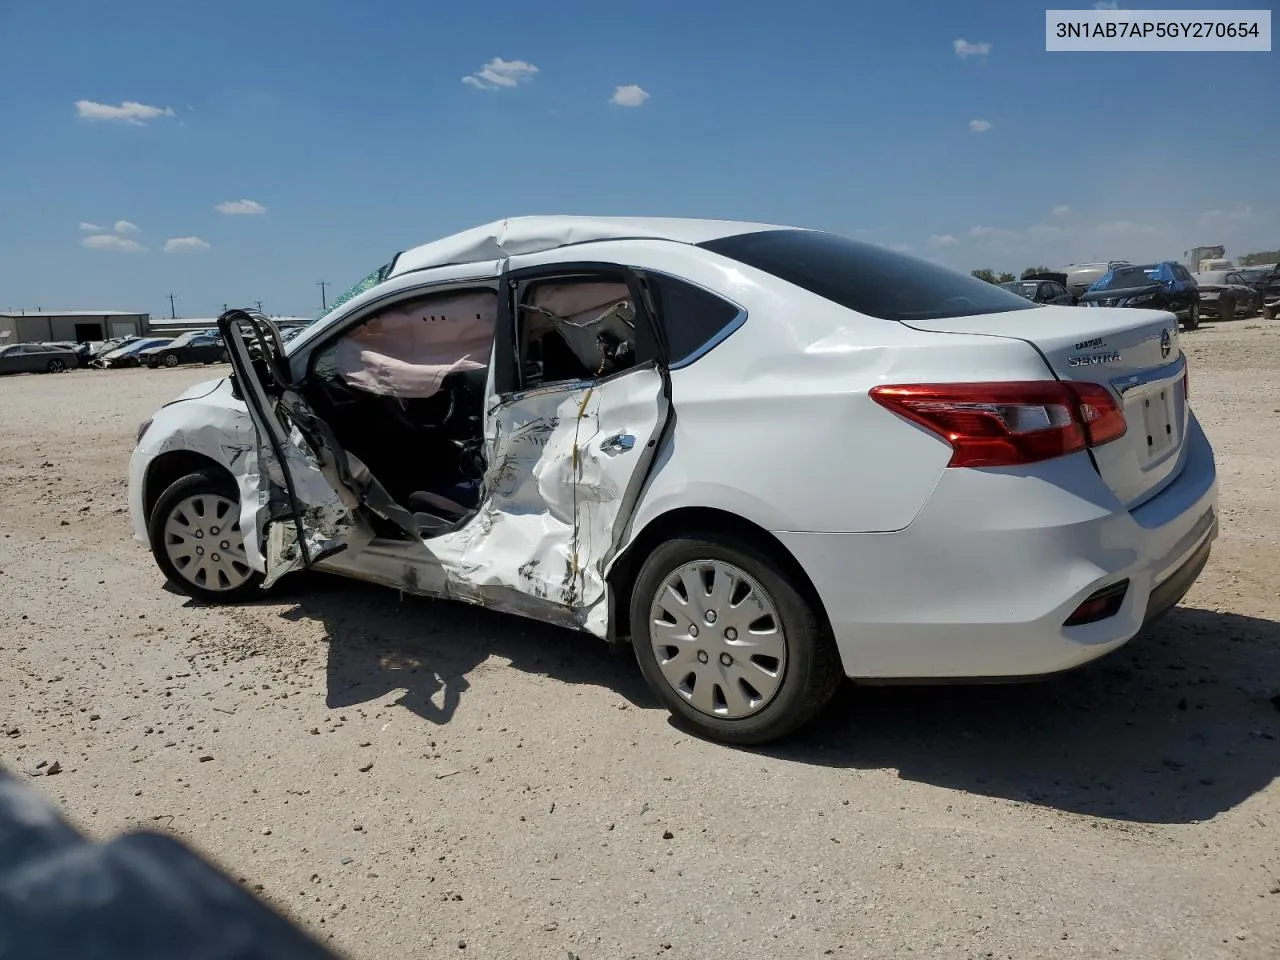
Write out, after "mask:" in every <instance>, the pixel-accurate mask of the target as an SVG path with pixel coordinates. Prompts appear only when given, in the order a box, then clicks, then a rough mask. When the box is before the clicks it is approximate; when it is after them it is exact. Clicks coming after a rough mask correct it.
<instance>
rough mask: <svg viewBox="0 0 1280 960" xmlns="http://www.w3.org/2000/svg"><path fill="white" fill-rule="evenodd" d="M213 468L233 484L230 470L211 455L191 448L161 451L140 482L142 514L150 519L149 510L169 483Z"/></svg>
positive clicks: (233, 480)
mask: <svg viewBox="0 0 1280 960" xmlns="http://www.w3.org/2000/svg"><path fill="white" fill-rule="evenodd" d="M209 469H213V470H216V471H217V472H219V473H221V474H223V475H224V476H226V477H227V479H228V480H230V481H231V482H232V484H235V479H236V478H235V477H234V476H232V474H231V471H230V470H228V469H227V468H226V467H224V466H223V465H222V464H220V463H219V462H218V461H217V460H214V459H213V458H212V457H206V456H205V455H204V454H203V453H196V452H195V451H193V450H172V451H170V452H169V453H162V454H160V456H158V457H156V458H155V459H154V460H153V461H151V466H149V467H147V475H146V478H145V479H144V480H143V482H142V515H143V516H144V517H147V518H148V520H150V517H151V511H152V509H153V508H154V507H155V505H156V501H157V500H159V499H160V494H162V493H164V492H165V490H167V489H169V486H170V484H172V483H173V482H174V481H175V480H180V479H182V478H183V477H185V476H186V475H187V474H189V473H196V472H197V471H199V470H209Z"/></svg>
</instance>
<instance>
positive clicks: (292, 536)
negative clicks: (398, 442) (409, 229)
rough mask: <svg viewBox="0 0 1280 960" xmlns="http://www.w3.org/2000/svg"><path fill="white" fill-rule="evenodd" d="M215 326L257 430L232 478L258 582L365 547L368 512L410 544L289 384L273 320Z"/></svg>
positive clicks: (236, 315)
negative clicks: (253, 445) (386, 522)
mask: <svg viewBox="0 0 1280 960" xmlns="http://www.w3.org/2000/svg"><path fill="white" fill-rule="evenodd" d="M218 329H219V330H220V331H221V334H222V340H223V342H224V344H225V347H226V350H227V353H228V355H229V359H230V363H231V368H232V376H233V382H234V385H235V388H236V391H237V393H238V395H239V396H240V397H241V399H243V401H244V403H245V405H246V406H247V407H248V408H249V416H250V417H251V418H252V420H253V425H254V428H255V430H256V432H257V444H256V448H255V449H254V450H252V451H246V462H245V467H244V469H243V470H241V471H239V475H238V477H237V480H238V482H239V484H240V528H241V530H242V531H244V536H245V553H246V556H247V559H248V561H249V564H250V566H252V567H253V568H254V569H256V570H259V571H261V572H263V573H264V574H265V575H266V578H265V580H264V582H263V586H264V587H265V586H270V585H271V584H272V583H274V582H275V581H276V580H278V579H279V578H280V577H282V576H284V574H286V573H289V572H290V571H293V570H298V569H301V568H304V567H311V566H313V565H315V564H316V563H319V562H320V561H321V560H324V559H325V558H327V557H331V556H333V555H334V554H336V553H338V552H340V551H343V550H349V551H352V550H359V549H361V548H362V547H364V546H365V545H367V544H368V543H369V542H370V541H371V540H372V539H373V535H374V534H373V527H372V525H371V522H370V516H369V514H370V513H373V514H376V515H378V516H381V517H383V518H385V519H387V520H390V521H392V522H393V523H395V524H397V525H398V526H400V527H401V528H402V529H404V530H406V531H407V532H411V533H413V534H414V535H415V540H417V542H419V543H420V542H421V531H420V529H419V527H418V523H417V521H416V520H415V519H414V517H413V515H412V514H411V513H409V512H408V511H406V510H404V509H403V508H402V507H400V506H398V505H397V504H396V503H395V502H394V501H393V500H392V499H391V497H390V495H389V494H388V493H387V492H386V490H385V489H383V487H382V486H381V484H379V483H378V481H377V480H375V479H374V478H373V476H372V475H371V474H370V473H369V471H368V469H367V468H366V467H365V466H364V464H362V463H360V461H359V460H357V459H356V458H355V457H353V456H351V455H350V454H348V453H346V452H345V451H344V450H342V448H341V447H340V446H339V444H338V442H337V440H336V439H335V438H334V436H333V433H332V431H331V430H330V429H329V427H328V425H327V424H325V423H324V421H322V420H321V419H320V418H318V417H317V416H316V415H315V414H314V413H313V412H312V410H311V408H310V406H309V405H308V404H307V402H306V400H305V399H304V398H303V397H302V395H301V393H300V392H299V391H298V390H297V389H296V387H295V385H294V384H292V383H291V382H290V380H289V377H288V374H287V370H288V367H287V366H286V364H285V363H284V362H283V358H284V346H283V342H282V341H281V339H280V334H279V331H278V330H277V329H276V327H275V325H274V324H273V323H272V322H271V321H270V320H269V319H268V318H266V317H265V316H263V315H262V314H260V313H255V312H252V311H246V310H229V311H227V312H226V313H224V314H223V315H222V316H220V317H219V318H218Z"/></svg>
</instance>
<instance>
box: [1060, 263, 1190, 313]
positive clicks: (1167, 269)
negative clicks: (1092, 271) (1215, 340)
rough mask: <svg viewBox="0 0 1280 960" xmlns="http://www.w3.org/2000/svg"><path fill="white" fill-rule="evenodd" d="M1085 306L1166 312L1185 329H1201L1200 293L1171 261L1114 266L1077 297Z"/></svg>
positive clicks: (1184, 271) (1185, 272)
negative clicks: (1175, 318) (1199, 327)
mask: <svg viewBox="0 0 1280 960" xmlns="http://www.w3.org/2000/svg"><path fill="white" fill-rule="evenodd" d="M1080 305H1081V306H1084V307H1133V308H1135V309H1139V310H1168V311H1169V312H1170V313H1172V314H1174V315H1176V316H1177V318H1178V319H1179V320H1180V321H1181V322H1182V326H1183V328H1184V329H1186V330H1194V329H1195V328H1196V327H1198V326H1200V291H1199V289H1198V288H1197V287H1196V280H1195V277H1193V276H1191V274H1190V273H1189V272H1188V271H1187V268H1186V267H1184V266H1183V265H1182V264H1180V263H1175V262H1174V261H1172V260H1162V261H1161V262H1159V263H1145V264H1123V265H1119V266H1114V267H1112V268H1111V269H1109V270H1108V271H1107V272H1106V273H1104V274H1103V275H1102V276H1101V277H1099V278H1098V279H1097V280H1095V281H1094V282H1093V284H1092V285H1091V286H1090V287H1089V289H1088V290H1087V291H1086V292H1085V295H1084V296H1083V297H1081V298H1080Z"/></svg>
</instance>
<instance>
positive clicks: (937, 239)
mask: <svg viewBox="0 0 1280 960" xmlns="http://www.w3.org/2000/svg"><path fill="white" fill-rule="evenodd" d="M928 242H929V246H931V247H949V246H951V245H952V244H955V243H959V242H960V241H958V240H957V239H956V238H955V236H954V235H953V234H950V233H935V234H934V235H933V236H932V237H930V238H929V241H928Z"/></svg>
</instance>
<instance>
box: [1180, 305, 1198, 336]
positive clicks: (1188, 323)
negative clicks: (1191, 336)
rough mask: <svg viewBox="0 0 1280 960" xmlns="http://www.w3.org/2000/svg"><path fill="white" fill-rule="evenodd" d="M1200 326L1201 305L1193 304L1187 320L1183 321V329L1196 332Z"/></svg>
mask: <svg viewBox="0 0 1280 960" xmlns="http://www.w3.org/2000/svg"><path fill="white" fill-rule="evenodd" d="M1199 326H1200V304H1198V303H1193V304H1192V305H1191V309H1190V310H1188V311H1187V319H1186V320H1184V321H1182V329H1184V330H1195V329H1196V328H1197V327H1199Z"/></svg>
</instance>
